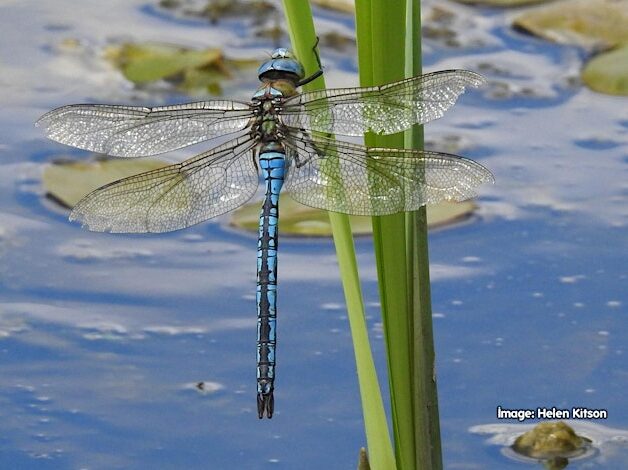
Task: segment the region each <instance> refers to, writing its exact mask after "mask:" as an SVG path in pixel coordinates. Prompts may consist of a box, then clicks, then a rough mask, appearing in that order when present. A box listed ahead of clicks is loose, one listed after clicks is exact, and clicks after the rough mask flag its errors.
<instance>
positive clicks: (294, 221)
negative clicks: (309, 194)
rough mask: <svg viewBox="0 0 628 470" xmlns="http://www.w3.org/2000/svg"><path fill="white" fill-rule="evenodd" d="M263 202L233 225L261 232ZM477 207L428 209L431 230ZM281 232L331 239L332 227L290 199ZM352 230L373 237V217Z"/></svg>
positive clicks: (354, 219)
mask: <svg viewBox="0 0 628 470" xmlns="http://www.w3.org/2000/svg"><path fill="white" fill-rule="evenodd" d="M260 209H261V203H260V202H252V203H249V204H246V205H244V206H242V207H241V208H239V209H236V210H235V211H234V212H233V215H232V217H231V222H230V223H231V225H233V226H235V227H238V228H241V229H244V230H249V231H252V232H254V231H257V229H258V222H259V214H260ZM475 209H476V206H475V204H474V203H473V202H471V201H464V202H461V203H455V202H442V203H440V204H436V205H433V206H428V208H427V219H428V224H429V226H430V227H441V226H445V225H449V224H452V223H455V222H459V221H461V220H463V219H465V218H467V217H468V216H469V215H471V214H472V213H473V211H474V210H475ZM279 213H280V217H279V230H280V232H281V233H282V234H284V235H286V234H287V235H296V236H308V237H311V236H323V237H328V236H330V235H331V226H330V223H329V217H328V215H327V212H326V211H322V210H320V209H314V208H312V207H308V206H304V205H302V204H299V203H298V202H296V201H295V200H294V199H292V198H290V197H289V196H285V195H283V194H282V195H281V196H280V198H279ZM350 218H351V229H352V231H353V233H354V234H356V235H369V234H371V217H363V216H351V217H350Z"/></svg>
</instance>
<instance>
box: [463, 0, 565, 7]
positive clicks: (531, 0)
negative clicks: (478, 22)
mask: <svg viewBox="0 0 628 470" xmlns="http://www.w3.org/2000/svg"><path fill="white" fill-rule="evenodd" d="M455 1H456V2H458V3H466V4H470V5H487V6H491V7H502V8H505V7H520V6H523V5H534V4H537V3H547V2H551V1H553V0H455Z"/></svg>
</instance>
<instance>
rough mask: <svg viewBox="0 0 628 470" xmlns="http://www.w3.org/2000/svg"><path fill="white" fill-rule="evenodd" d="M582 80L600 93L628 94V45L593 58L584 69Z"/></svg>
mask: <svg viewBox="0 0 628 470" xmlns="http://www.w3.org/2000/svg"><path fill="white" fill-rule="evenodd" d="M582 81H583V82H584V83H585V84H586V85H587V86H588V87H589V88H591V89H592V90H595V91H597V92H600V93H607V94H609V95H623V96H628V45H626V46H623V47H620V48H617V49H614V50H612V51H609V52H604V53H602V54H600V55H598V56H596V57H594V58H593V59H591V60H590V61H589V62H588V63H587V65H586V66H585V67H584V70H583V71H582Z"/></svg>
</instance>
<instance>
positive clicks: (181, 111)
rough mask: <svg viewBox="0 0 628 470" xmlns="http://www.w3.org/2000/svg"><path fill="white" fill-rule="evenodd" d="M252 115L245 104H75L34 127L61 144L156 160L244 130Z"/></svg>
mask: <svg viewBox="0 0 628 470" xmlns="http://www.w3.org/2000/svg"><path fill="white" fill-rule="evenodd" d="M252 116H253V109H252V107H251V106H250V105H248V104H246V103H240V102H235V101H200V102H196V103H186V104H178V105H173V106H161V107H156V108H144V107H139V106H114V105H105V104H75V105H70V106H63V107H61V108H57V109H54V110H52V111H50V112H49V113H46V114H44V115H43V116H42V117H41V118H40V119H39V120H38V121H37V122H36V123H35V125H36V126H39V127H41V128H43V129H44V132H45V134H46V136H48V137H49V138H51V139H52V140H55V141H57V142H60V143H62V144H66V145H71V146H73V147H78V148H81V149H85V150H93V151H94V152H101V153H106V154H108V155H113V156H116V157H143V156H148V155H157V154H159V153H164V152H168V151H170V150H175V149H178V148H181V147H186V146H188V145H192V144H195V143H198V142H202V141H204V140H208V139H211V138H214V137H217V136H220V135H224V134H229V133H231V132H236V131H239V130H241V129H244V128H245V127H247V125H248V124H249V121H250V119H251V117H252Z"/></svg>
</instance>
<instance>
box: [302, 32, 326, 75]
mask: <svg viewBox="0 0 628 470" xmlns="http://www.w3.org/2000/svg"><path fill="white" fill-rule="evenodd" d="M319 41H320V38H319V37H318V36H316V42H315V43H314V46H313V47H312V52H314V55H315V56H316V63H317V64H318V70H317V71H316V72H314V73H313V74H312V75H310V76H309V77H306V78H304V79H303V80H299V81H298V82H297V87H300V86H303V85H307V84H308V83H310V82H313V81H314V80H316V79H317V78H318V77H320V76H321V75H323V64H321V58H320V56H319V55H318V50H317V49H316V48H317V46H318V42H319Z"/></svg>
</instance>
